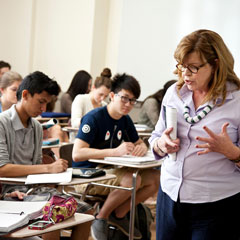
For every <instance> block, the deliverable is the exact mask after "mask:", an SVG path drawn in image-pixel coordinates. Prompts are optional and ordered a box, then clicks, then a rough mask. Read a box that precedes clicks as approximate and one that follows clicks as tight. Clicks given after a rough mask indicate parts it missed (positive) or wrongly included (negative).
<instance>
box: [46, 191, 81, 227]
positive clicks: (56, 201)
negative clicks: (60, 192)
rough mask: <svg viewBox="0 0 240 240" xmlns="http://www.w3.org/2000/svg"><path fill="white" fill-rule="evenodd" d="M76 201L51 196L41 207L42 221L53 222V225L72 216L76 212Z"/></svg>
mask: <svg viewBox="0 0 240 240" xmlns="http://www.w3.org/2000/svg"><path fill="white" fill-rule="evenodd" d="M77 205H78V203H77V201H76V200H75V198H74V197H68V198H64V197H60V196H57V195H55V196H52V198H51V199H50V200H49V201H48V202H47V203H46V205H45V206H44V207H43V220H45V221H49V220H51V219H52V220H53V221H54V222H55V223H58V222H62V221H63V220H66V219H68V218H70V217H71V216H73V215H74V213H75V212H76V210H77Z"/></svg>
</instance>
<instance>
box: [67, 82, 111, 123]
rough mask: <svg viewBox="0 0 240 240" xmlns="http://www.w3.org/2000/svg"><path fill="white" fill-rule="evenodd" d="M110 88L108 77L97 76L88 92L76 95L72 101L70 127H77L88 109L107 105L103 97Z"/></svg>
mask: <svg viewBox="0 0 240 240" xmlns="http://www.w3.org/2000/svg"><path fill="white" fill-rule="evenodd" d="M110 89H111V79H110V78H107V77H97V78H96V80H95V82H94V84H93V86H92V90H91V92H90V93H89V94H79V95H77V96H76V97H75V99H74V101H73V103H72V115H71V124H72V127H79V126H80V121H81V118H82V117H83V116H84V115H85V114H86V113H88V112H89V111H91V110H93V109H94V108H97V107H102V106H105V105H107V103H106V102H104V99H106V97H107V96H108V94H109V93H110Z"/></svg>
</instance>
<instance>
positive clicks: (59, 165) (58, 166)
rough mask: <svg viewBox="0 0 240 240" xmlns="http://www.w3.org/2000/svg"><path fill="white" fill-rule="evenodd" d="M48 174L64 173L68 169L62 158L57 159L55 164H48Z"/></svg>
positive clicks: (65, 161) (66, 162)
mask: <svg viewBox="0 0 240 240" xmlns="http://www.w3.org/2000/svg"><path fill="white" fill-rule="evenodd" d="M49 167H50V168H49V173H60V172H64V171H66V170H67V168H68V161H67V160H64V159H62V158H60V159H57V160H56V161H55V162H53V163H51V164H49Z"/></svg>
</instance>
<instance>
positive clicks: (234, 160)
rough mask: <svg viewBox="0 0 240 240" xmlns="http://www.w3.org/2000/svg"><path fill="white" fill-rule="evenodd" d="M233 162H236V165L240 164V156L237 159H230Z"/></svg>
mask: <svg viewBox="0 0 240 240" xmlns="http://www.w3.org/2000/svg"><path fill="white" fill-rule="evenodd" d="M229 160H230V161H231V162H234V163H239V162H240V155H239V156H238V157H237V158H235V159H229Z"/></svg>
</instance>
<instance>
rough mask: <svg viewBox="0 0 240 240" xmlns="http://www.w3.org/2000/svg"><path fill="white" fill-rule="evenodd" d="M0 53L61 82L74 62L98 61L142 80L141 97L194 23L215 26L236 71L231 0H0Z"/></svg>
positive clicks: (239, 63) (162, 78)
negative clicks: (228, 51) (230, 54)
mask: <svg viewBox="0 0 240 240" xmlns="http://www.w3.org/2000/svg"><path fill="white" fill-rule="evenodd" d="M0 8H1V14H0V29H1V38H0V60H5V61H8V62H10V63H11V64H12V66H13V70H15V71H18V72H19V73H21V74H22V75H23V76H25V75H26V74H27V73H29V72H32V71H34V70H41V71H43V72H45V73H46V74H48V75H49V76H50V77H55V79H56V80H57V81H58V82H59V83H60V85H61V87H62V90H63V91H65V90H67V87H68V86H69V84H70V82H71V79H72V77H73V75H74V74H75V73H76V72H77V71H78V70H80V69H84V70H86V71H89V72H90V73H91V74H92V76H93V77H94V78H95V77H96V75H98V74H99V73H100V72H101V70H102V68H103V67H110V68H111V69H112V72H113V74H115V73H116V72H127V73H129V74H132V75H133V76H135V77H136V78H137V79H138V80H139V81H140V83H141V86H142V94H141V97H140V99H144V98H145V97H146V96H148V95H150V94H152V93H153V92H155V91H157V90H158V89H159V88H161V87H162V86H163V84H164V83H165V82H166V81H167V80H169V79H172V78H174V77H175V75H173V73H172V72H173V71H174V69H175V64H176V62H175V60H174V58H173V53H174V50H175V48H176V46H177V44H178V42H179V41H180V39H181V38H182V37H184V36H185V35H186V34H189V33H190V32H192V31H194V30H196V29H199V28H208V29H211V30H214V31H217V32H218V33H219V34H220V35H221V36H222V37H223V39H224V40H225V42H226V44H227V45H228V47H229V49H230V50H231V52H232V54H233V56H234V58H235V63H236V65H235V70H236V73H237V74H238V75H239V76H240V51H239V48H240V45H239V42H240V30H239V26H238V25H239V22H240V14H239V9H240V1H238V0H221V1H219V0H211V1H209V0H202V1H196V0H169V1H164V0H21V1H19V0H0Z"/></svg>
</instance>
